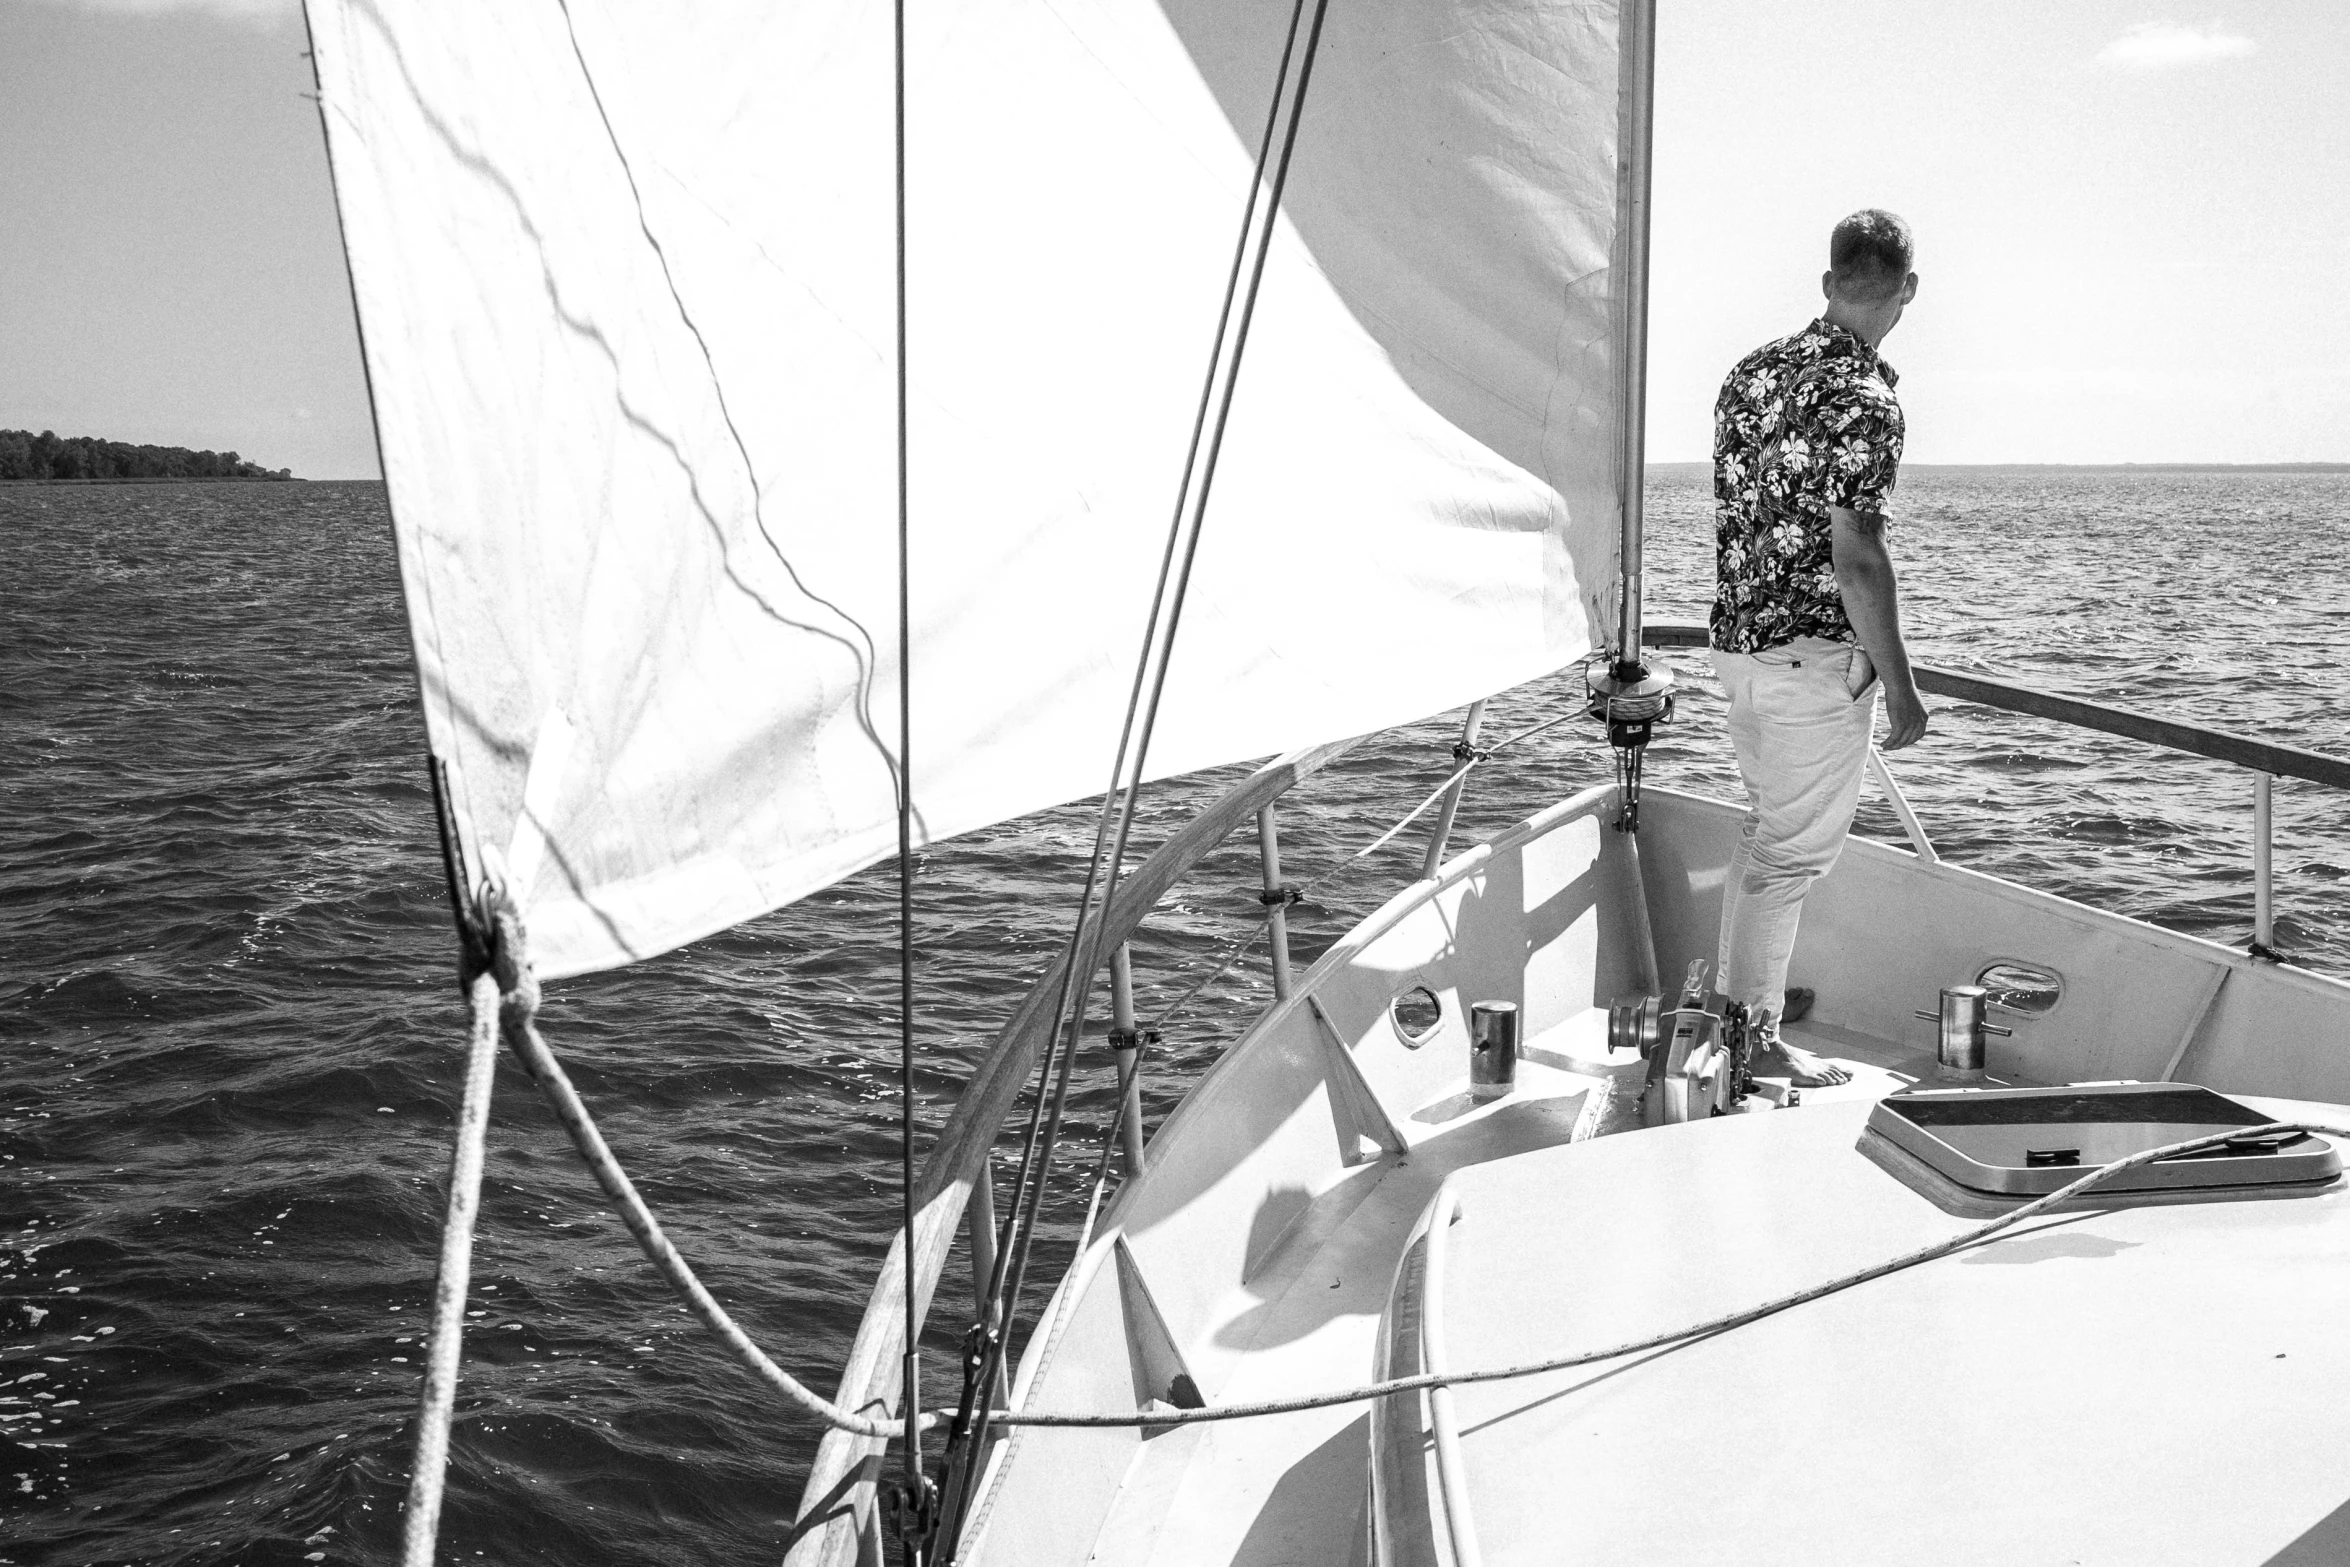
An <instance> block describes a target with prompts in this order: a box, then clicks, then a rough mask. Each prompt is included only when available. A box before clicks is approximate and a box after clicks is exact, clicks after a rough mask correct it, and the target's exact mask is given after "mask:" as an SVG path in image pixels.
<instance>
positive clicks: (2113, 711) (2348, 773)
mask: <svg viewBox="0 0 2350 1567" xmlns="http://www.w3.org/2000/svg"><path fill="white" fill-rule="evenodd" d="M1647 640H1648V645H1649V646H1651V647H1664V648H1702V647H1704V646H1706V643H1707V637H1706V628H1705V627H1704V626H1702V625H1699V624H1698V623H1696V622H1695V621H1687V620H1666V621H1651V622H1649V625H1648V632H1647ZM1910 668H1911V670H1912V671H1913V672H1914V673H1915V674H1916V675H1917V678H1918V689H1919V690H1921V691H1930V692H1932V693H1933V694H1934V695H1936V696H1949V697H1956V698H1958V699H1959V700H1960V701H1962V702H1973V703H1976V704H1977V705H1979V706H1982V707H1996V708H2000V709H2003V710H2004V711H2006V712H2010V713H2026V714H2029V715H2030V716H2032V717H2034V718H2049V719H2054V720H2055V721H2056V722H2058V723H2060V724H2071V725H2072V726H2073V727H2075V728H2076V729H2094V730H2097V731H2098V732H2099V733H2101V734H2109V735H2120V736H2122V737H2123V738H2124V739H2128V740H2143V741H2145V742H2146V743H2147V744H2148V745H2162V746H2168V747H2170V748H2171V749H2172V750H2174V751H2187V752H2191V753H2193V754H2194V755H2196V756H2208V757H2210V758H2211V759H2212V760H2214V761H2219V762H2232V763H2234V764H2235V765H2236V766H2238V767H2243V768H2249V769H2250V770H2251V771H2253V772H2256V773H2267V774H2268V775H2269V776H2271V777H2273V778H2301V779H2306V780H2307V781H2308V782H2310V783H2321V784H2327V785H2330V786H2331V787H2333V788H2336V789H2350V757H2341V756H2328V755H2327V754H2326V753H2325V752H2323V751H2304V750H2302V749H2301V748H2300V747H2299V746H2292V745H2277V744H2275V743H2274V742H2272V741H2268V740H2253V739H2250V738H2248V737H2246V736H2244V735H2240V734H2233V733H2230V732H2229V731H2227V730H2224V729H2209V728H2206V727H2204V726H2203V725H2201V724H2189V723H2182V722H2180V721H2179V720H2178V719H2175V718H2157V717H2155V716H2154V715H2153V714H2152V713H2141V712H2139V711H2137V710H2136V709H2135V708H2128V707H2115V706H2113V705H2112V704H2111V703H2107V702H2090V701H2085V700H2083V699H2082V698H2080V697H2077V696H2058V695H2056V694H2055V693H2054V692H2050V691H2035V690H2033V689H2031V688H2030V687H2029V686H2019V685H2010V684H2009V683H2008V682H2007V681H2004V680H1990V679H1986V678H1985V677H1983V676H1981V675H1962V674H1960V673H1959V672H1958V671H1957V670H1955V669H1937V668H1935V667H1934V666H1933V665H1931V664H1912V665H1911V666H1910Z"/></svg>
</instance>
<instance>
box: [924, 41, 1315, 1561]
mask: <svg viewBox="0 0 2350 1567" xmlns="http://www.w3.org/2000/svg"><path fill="white" fill-rule="evenodd" d="M1304 9H1305V0H1294V4H1293V7H1292V10H1291V13H1290V25H1289V31H1288V33H1287V35H1286V37H1285V39H1284V41H1283V46H1282V54H1281V65H1280V70H1279V72H1278V74H1277V75H1276V78H1275V88H1274V93H1273V101H1272V105H1271V107H1270V110H1269V112H1268V114H1267V117H1266V122H1265V132H1264V137H1263V140H1262V141H1261V142H1260V144H1259V148H1258V154H1257V167H1256V172H1255V175H1254V177H1252V179H1251V180H1250V183H1249V193H1248V198H1247V203H1246V206H1245V207H1244V211H1243V222H1242V227H1241V236H1240V241H1239V244H1238V246H1237V247H1236V249H1235V252H1234V257H1233V266H1232V271H1231V274H1230V276H1229V277H1228V278H1227V280H1226V285H1225V297H1224V304H1223V307H1222V310H1221V312H1220V313H1219V316H1218V319H1217V340H1216V342H1215V344H1214V348H1213V352H1211V354H1210V356H1209V361H1208V378H1207V383H1206V386H1205V387H1204V388H1203V390H1202V394H1201V404H1200V410H1199V413H1198V414H1197V415H1196V416H1195V418H1194V421H1193V428H1192V440H1191V444H1190V447H1189V449H1188V450H1187V452H1186V455H1185V459H1184V476H1183V483H1182V486H1181V488H1179V490H1178V493H1177V496H1176V510H1175V517H1174V520H1173V522H1172V523H1171V524H1170V527H1169V531H1168V537H1167V544H1166V547H1165V550H1164V552H1163V553H1162V557H1161V561H1160V569H1159V578H1158V582H1157V585H1156V587H1155V588H1154V590H1153V594H1152V602H1151V611H1150V615H1149V618H1148V622H1147V624H1146V627H1145V632H1144V637H1143V647H1142V656H1141V658H1140V660H1139V662H1138V664H1137V667H1136V670H1135V683H1134V689H1133V691H1132V692H1130V694H1129V696H1128V701H1127V711H1126V718H1125V721H1124V723H1123V724H1122V726H1121V729H1120V733H1119V739H1118V749H1117V757H1116V762H1115V765H1114V767H1113V770H1112V774H1111V782H1110V788H1109V790H1108V792H1107V793H1105V795H1104V797H1103V801H1102V817H1101V819H1100V820H1099V821H1097V823H1096V827H1095V839H1094V854H1093V859H1092V861H1091V863H1090V864H1089V865H1088V867H1087V873H1086V882H1085V887H1084V891H1083V894H1082V896H1081V898H1080V902H1079V905H1078V920H1077V926H1076V929H1075V931H1074V932H1073V933H1072V937H1071V941H1070V958H1071V961H1070V962H1069V963H1068V964H1067V965H1066V966H1065V968H1064V969H1063V971H1062V979H1061V985H1060V989H1059V992H1058V994H1057V995H1056V997H1055V1006H1054V1032H1053V1034H1052V1035H1051V1036H1048V1037H1049V1038H1051V1039H1053V1040H1054V1042H1055V1044H1057V1046H1058V1049H1057V1050H1056V1049H1054V1048H1051V1047H1048V1049H1047V1050H1046V1052H1045V1058H1044V1061H1043V1063H1042V1067H1041V1070H1040V1075H1039V1078H1038V1083H1037V1104H1036V1106H1035V1107H1034V1109H1032V1111H1031V1113H1030V1118H1029V1127H1028V1134H1027V1137H1026V1139H1025V1144H1024V1147H1023V1149H1022V1153H1021V1162H1020V1167H1019V1170H1018V1172H1017V1175H1016V1177H1015V1181H1014V1188H1013V1202H1012V1203H1011V1205H1010V1211H1009V1212H1008V1213H1007V1215H1006V1217H1005V1222H1004V1234H1003V1236H1002V1237H1001V1239H1000V1240H999V1243H998V1245H997V1248H996V1267H995V1271H994V1275H993V1277H992V1278H991V1279H990V1281H989V1290H988V1295H987V1306H986V1309H985V1310H984V1311H983V1312H982V1314H981V1320H980V1321H979V1323H978V1324H976V1326H975V1328H974V1330H973V1331H974V1335H975V1336H976V1337H978V1338H979V1339H980V1344H979V1352H978V1354H977V1356H976V1357H967V1359H968V1358H976V1360H977V1362H978V1364H977V1365H976V1366H974V1367H972V1368H970V1369H969V1370H967V1373H966V1376H965V1380H964V1389H963V1397H962V1403H961V1407H960V1408H959V1409H958V1411H957V1414H956V1418H955V1424H954V1428H953V1435H952V1437H950V1444H951V1445H953V1444H960V1445H961V1446H962V1447H963V1448H964V1449H965V1451H964V1453H963V1457H964V1459H965V1461H964V1462H963V1463H962V1465H961V1469H960V1473H959V1474H958V1475H957V1476H956V1477H955V1486H954V1490H955V1494H954V1496H952V1497H951V1498H950V1506H949V1509H948V1523H947V1529H948V1534H947V1543H946V1548H945V1553H944V1559H945V1560H948V1561H951V1560H952V1559H953V1556H954V1552H955V1538H954V1531H955V1529H956V1528H957V1527H958V1526H959V1523H960V1519H961V1517H962V1514H963V1504H964V1503H965V1502H966V1501H967V1500H968V1497H969V1492H970V1486H971V1484H972V1482H973V1480H974V1479H975V1477H976V1475H975V1471H976V1467H977V1466H976V1461H975V1460H976V1456H977V1450H978V1448H979V1446H980V1445H981V1443H982V1442H983V1441H984V1439H985V1434H986V1427H987V1421H988V1416H989V1411H988V1410H987V1408H986V1407H985V1406H984V1405H983V1404H981V1403H980V1402H979V1400H978V1398H977V1390H978V1388H980V1387H982V1386H987V1385H992V1381H993V1378H994V1376H995V1368H996V1367H998V1366H1000V1364H1001V1363H1002V1358H1003V1353H1004V1347H1005V1335H1006V1333H1007V1332H1008V1330H1009V1327H1010V1319H1011V1316H1012V1313H1013V1312H1014V1311H1015V1310H1016V1309H1017V1307H1018V1303H1019V1299H1020V1291H1021V1288H1022V1286H1023V1285H1024V1283H1025V1282H1026V1277H1027V1269H1028V1258H1029V1252H1030V1247H1031V1245H1032V1243H1033V1241H1034V1239H1035V1235H1036V1218H1037V1212H1038V1209H1039V1207H1040V1205H1041V1203H1042V1201H1043V1197H1044V1185H1045V1180H1046V1178H1047V1177H1048V1176H1049V1174H1050V1171H1051V1165H1052V1158H1053V1148H1054V1143H1055V1141H1056V1139H1057V1137H1058V1134H1059V1128H1060V1122H1061V1118H1062V1115H1063V1113H1064V1111H1065V1108H1066V1105H1067V1102H1068V1090H1069V1081H1070V1077H1071V1073H1072V1071H1073V1069H1074V1066H1075V1062H1076V1055H1077V1044H1078V1039H1079V1036H1080V1035H1081V1034H1082V1033H1083V1012H1084V1001H1085V997H1086V995H1087V993H1088V992H1089V991H1090V990H1091V988H1092V981H1093V975H1094V971H1095V969H1096V968H1097V967H1098V966H1099V964H1100V959H1101V951H1100V949H1101V925H1102V920H1103V918H1104V916H1105V915H1106V912H1107V909H1108V906H1109V901H1110V899H1111V897H1112V896H1113V895H1114V894H1115V892H1116V890H1117V884H1118V877H1119V874H1120V872H1121V870H1122V869H1123V867H1124V862H1125V856H1126V846H1127V842H1128V840H1129V838H1130V836H1131V834H1132V831H1133V826H1134V813H1135V808H1136V805H1137V803H1138V802H1139V799H1140V794H1141V787H1142V780H1143V777H1144V775H1145V774H1146V772H1147V771H1148V762H1149V754H1150V744H1151V739H1152V736H1153V733H1154V731H1155V729H1156V727H1157V722H1158V714H1159V707H1160V702H1161V699H1162V698H1163V696H1164V694H1165V690H1166V679H1167V673H1168V670H1169V668H1170V666H1171V665H1172V662H1173V657H1174V647H1175V639H1176V636H1177V633H1178V632H1179V630H1180V628H1181V625H1182V618H1183V608H1184V603H1185V600H1186V598H1187V596H1188V594H1189V590H1190V585H1191V573H1192V568H1193V566H1194V564H1195V563H1196V561H1197V559H1198V552H1199V541H1200V535H1201V533H1202V532H1203V531H1204V528H1205V523H1206V517H1207V503H1208V497H1209V494H1210V492H1211V491H1212V489H1213V487H1214V483H1215V474H1216V465H1217V461H1218V459H1219V457H1220V456H1221V454H1222V450H1223V442H1224V433H1225V429H1226V427H1227V425H1228V423H1229V420H1230V417H1231V411H1232V396H1233V392H1234V389H1235V388H1236V386H1237V385H1238V381H1239V374H1240V365H1241V360H1242V357H1243V355H1244V354H1245V352H1246V349H1247V344H1248V335H1249V328H1250V325H1251V323H1252V322H1253V320H1254V318H1255V314H1256V305H1257V299H1258V296H1259V291H1260V289H1261V287H1262V284H1263V281H1264V273H1265V264H1266V262H1267V260H1268V259H1269V257H1270V256H1271V253H1272V246H1273V240H1274V236H1275V234H1276V232H1277V230H1276V223H1277V221H1278V218H1279V215H1280V210H1281V196H1282V191H1283V189H1284V187H1285V186H1286V184H1287V183H1288V178H1289V170H1290V166H1291V160H1292V158H1293V156H1294V155H1295V152H1296V149H1297V136H1298V129H1299V126H1300V124H1301V122H1302V120H1303V118H1304V113H1305V104H1306V91H1307V88H1308V86H1309V85H1310V83H1311V82H1312V79H1313V67H1314V56H1315V53H1316V51H1317V49H1318V48H1319V46H1320V43H1321V35H1322V24H1323V21H1324V18H1325V17H1326V15H1327V13H1328V10H1329V0H1315V4H1314V10H1313V19H1312V23H1311V26H1310V28H1309V30H1308V32H1307V34H1306V38H1305V46H1304V50H1303V54H1302V57H1299V58H1298V60H1297V72H1296V86H1295V89H1294V91H1292V90H1291V89H1290V86H1289V79H1290V65H1291V61H1292V57H1293V55H1295V54H1296V52H1297V38H1298V23H1299V20H1300V17H1301V16H1302V14H1303V12H1304ZM1285 107H1286V109H1287V114H1288V125H1287V129H1286V132H1285V133H1284V134H1283V135H1282V137H1281V150H1280V154H1279V157H1278V159H1277V160H1276V161H1274V163H1273V165H1272V177H1271V180H1270V183H1269V184H1268V183H1267V181H1266V178H1265V173H1266V162H1267V157H1268V154H1269V153H1270V151H1271V146H1272V142H1273V140H1274V135H1275V129H1276V127H1277V126H1278V125H1279V124H1280V123H1281V120H1282V117H1283V110H1284V108H1285ZM1261 186H1262V187H1264V199H1263V202H1262V206H1263V208H1264V211H1265V214H1266V216H1265V218H1264V220H1263V222H1262V223H1261V225H1260V224H1259V223H1258V222H1257V213H1258V208H1259V205H1260V203H1259V199H1258V192H1259V188H1260V187H1261ZM1252 244H1253V248H1254V251H1255V255H1254V258H1253V261H1247V271H1248V282H1247V287H1246V289H1245V291H1241V292H1240V293H1239V296H1238V302H1239V314H1238V319H1237V322H1234V321H1233V305H1234V297H1235V291H1236V289H1237V288H1238V284H1239V278H1240V273H1241V271H1242V267H1243V263H1244V261H1246V260H1247V258H1248V254H1249V251H1250V250H1251V248H1252ZM1227 324H1231V325H1232V332H1231V336H1230V344H1229V348H1230V351H1229V353H1228V354H1227V353H1226V342H1225V328H1226V326H1227ZM1219 379H1220V380H1221V382H1222V386H1221V390H1220V392H1219V389H1218V384H1217V383H1218V381H1219ZM1211 407H1212V412H1213V418H1212V420H1211V419H1210V417H1209V416H1210V412H1211ZM1203 430H1205V431H1206V432H1207V439H1206V442H1205V446H1204V449H1203V446H1202V440H1201V436H1202V432H1203ZM1195 466H1196V469H1197V473H1198V483H1197V485H1196V486H1194V485H1193V484H1192V482H1191V481H1192V476H1193V472H1194V469H1195ZM1179 544H1180V546H1181V549H1180V563H1179V564H1178V563H1177V559H1176V557H1177V553H1178V545H1179ZM1171 571H1172V581H1171V582H1170V572H1171ZM1162 605H1163V606H1164V609H1165V613H1164V619H1163V629H1162V617H1161V608H1162ZM1146 685H1147V699H1145V695H1144V693H1145V688H1146ZM1138 707H1139V721H1138V714H1137V709H1138ZM1130 746H1131V751H1132V762H1131V766H1129V764H1128V752H1129V748H1130ZM1113 813H1114V814H1115V818H1116V824H1115V828H1114V830H1110V831H1108V832H1107V833H1106V834H1105V829H1108V828H1109V826H1110V820H1111V817H1112V815H1113ZM1105 835H1106V836H1107V837H1108V839H1109V842H1108V844H1107V845H1106V849H1107V852H1106V854H1105V852H1104V851H1105V844H1104V837H1105ZM1097 888H1098V896H1097ZM1056 1056H1057V1057H1058V1059H1057V1061H1056V1059H1055V1057H1056ZM1047 1075H1049V1076H1050V1077H1051V1080H1052V1088H1051V1095H1050V1099H1051V1103H1050V1108H1049V1110H1047V1109H1046V1105H1045V1100H1046V1092H1045V1082H1046V1076H1047ZM908 1233H909V1234H911V1231H910V1230H909V1232H908Z"/></svg>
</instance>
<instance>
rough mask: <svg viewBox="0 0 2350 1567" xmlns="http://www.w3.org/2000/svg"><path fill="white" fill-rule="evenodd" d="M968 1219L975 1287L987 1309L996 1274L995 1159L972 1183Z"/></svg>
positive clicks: (982, 1306)
mask: <svg viewBox="0 0 2350 1567" xmlns="http://www.w3.org/2000/svg"><path fill="white" fill-rule="evenodd" d="M963 1218H964V1221H965V1222H966V1223H967V1224H968V1225H969V1226H970V1230H971V1288H972V1290H973V1291H974V1292H975V1294H976V1298H977V1300H978V1302H979V1309H980V1311H981V1312H982V1313H985V1312H986V1310H987V1281H988V1280H989V1278H991V1277H993V1276H994V1274H995V1163H994V1161H993V1160H990V1161H989V1162H988V1163H986V1164H983V1165H981V1166H980V1168H979V1179H977V1180H975V1181H973V1182H972V1183H971V1199H970V1201H969V1202H967V1203H966V1204H965V1205H964V1207H963Z"/></svg>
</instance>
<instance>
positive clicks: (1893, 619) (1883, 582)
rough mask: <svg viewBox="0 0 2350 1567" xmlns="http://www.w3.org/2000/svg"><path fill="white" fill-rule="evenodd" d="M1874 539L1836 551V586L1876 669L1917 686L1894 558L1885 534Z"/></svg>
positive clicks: (1897, 679)
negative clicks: (1903, 634)
mask: <svg viewBox="0 0 2350 1567" xmlns="http://www.w3.org/2000/svg"><path fill="white" fill-rule="evenodd" d="M1872 542H1873V544H1874V548H1863V549H1859V550H1854V551H1852V552H1850V553H1847V552H1844V551H1841V550H1840V551H1838V552H1837V556H1836V586H1837V589H1838V590H1839V591H1840V592H1841V593H1842V594H1843V595H1844V613H1845V615H1846V617H1847V618H1848V619H1850V620H1851V622H1852V629H1853V631H1854V632H1855V633H1856V634H1857V635H1858V636H1859V637H1860V645H1861V646H1862V647H1863V648H1865V649H1867V650H1868V655H1869V661H1870V662H1871V663H1873V664H1875V665H1876V666H1877V672H1878V673H1879V674H1880V675H1882V676H1884V677H1885V679H1886V680H1888V681H1891V682H1894V683H1896V684H1899V685H1905V686H1914V685H1916V684H1917V679H1916V677H1915V676H1913V675H1912V674H1911V673H1910V670H1909V648H1908V646H1907V645H1906V644H1905V643H1903V641H1902V640H1901V596H1900V590H1899V587H1898V585H1897V584H1896V583H1895V582H1894V579H1893V560H1892V557H1891V556H1890V555H1889V554H1887V553H1886V550H1885V541H1884V540H1883V539H1882V538H1879V539H1876V540H1874V541H1872Z"/></svg>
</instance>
